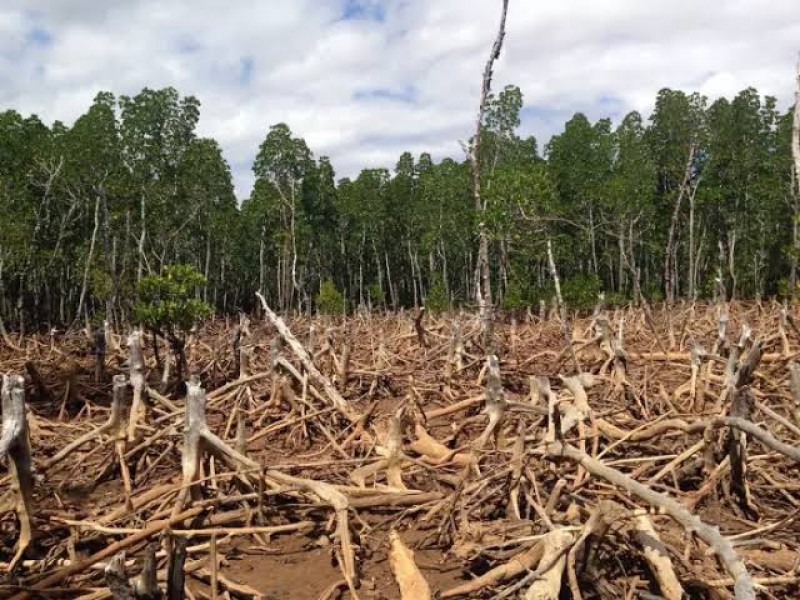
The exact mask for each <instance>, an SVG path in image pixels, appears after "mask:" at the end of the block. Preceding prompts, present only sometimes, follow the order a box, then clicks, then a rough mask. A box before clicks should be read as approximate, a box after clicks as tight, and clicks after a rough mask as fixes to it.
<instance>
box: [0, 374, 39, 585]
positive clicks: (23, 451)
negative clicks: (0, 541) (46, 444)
mask: <svg viewBox="0 0 800 600" xmlns="http://www.w3.org/2000/svg"><path fill="white" fill-rule="evenodd" d="M2 405H3V432H2V435H0V460H2V458H3V457H4V456H5V455H6V454H8V456H9V458H10V459H11V460H10V461H9V472H10V473H11V479H12V481H13V486H14V487H15V488H16V490H17V494H18V496H17V502H16V512H17V518H18V519H19V539H18V540H17V551H16V553H15V554H14V558H13V559H12V560H11V563H10V566H9V570H12V569H13V568H14V566H16V564H17V563H18V562H19V560H20V559H21V558H22V555H23V554H24V553H25V550H26V549H27V548H28V546H29V545H30V543H31V541H32V540H33V527H32V525H31V513H32V512H33V474H32V469H31V446H30V439H29V437H28V418H27V409H26V407H25V380H24V379H23V378H22V376H21V375H3V389H2Z"/></svg>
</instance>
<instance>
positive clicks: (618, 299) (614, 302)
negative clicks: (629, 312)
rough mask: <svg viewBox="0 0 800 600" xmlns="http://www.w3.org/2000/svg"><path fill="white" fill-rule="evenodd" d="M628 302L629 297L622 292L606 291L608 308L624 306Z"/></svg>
mask: <svg viewBox="0 0 800 600" xmlns="http://www.w3.org/2000/svg"><path fill="white" fill-rule="evenodd" d="M628 302H629V299H628V298H627V297H626V296H625V295H624V294H620V293H619V292H606V306H608V307H610V308H616V307H619V306H625V305H626V304H627V303H628Z"/></svg>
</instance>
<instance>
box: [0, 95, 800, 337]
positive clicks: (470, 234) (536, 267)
mask: <svg viewBox="0 0 800 600" xmlns="http://www.w3.org/2000/svg"><path fill="white" fill-rule="evenodd" d="M524 114H525V112H524V102H523V95H522V92H521V90H520V88H519V87H517V86H514V85H509V86H507V87H505V88H503V89H498V90H495V91H494V92H493V93H491V94H490V96H489V98H488V102H487V106H486V113H485V118H484V121H483V123H482V129H481V147H480V168H481V173H480V175H481V181H482V202H483V203H484V204H485V211H483V210H480V211H479V210H477V209H476V206H475V199H474V196H473V188H472V184H473V182H472V178H471V169H470V165H469V164H468V162H467V161H466V160H463V158H460V157H459V158H455V159H454V158H444V159H442V160H441V161H439V162H434V160H433V159H432V157H431V155H430V154H427V153H423V154H421V155H414V154H412V153H410V152H402V153H400V154H399V156H398V158H397V161H396V162H394V164H386V165H384V166H385V167H390V168H381V165H374V164H372V165H370V168H366V169H363V170H362V171H361V172H360V173H358V174H357V175H355V176H354V177H353V178H352V179H342V180H339V181H337V179H336V173H335V171H334V168H333V165H332V164H331V162H330V160H329V159H328V158H326V157H324V156H323V157H319V158H316V157H315V156H314V154H313V153H312V151H311V149H310V148H309V147H308V145H307V144H306V142H305V140H304V139H303V138H302V137H300V136H299V135H297V134H296V133H295V132H293V131H292V130H291V129H290V127H289V125H287V124H284V123H279V124H276V125H273V126H272V127H270V128H269V129H268V130H267V131H266V132H264V139H263V143H262V144H261V145H260V146H259V148H258V153H257V156H256V159H255V161H254V164H253V174H254V176H255V183H254V186H253V189H252V191H251V192H250V193H249V197H247V198H244V199H242V201H241V203H240V202H238V201H237V198H236V197H235V193H234V188H233V182H232V177H231V169H230V166H229V165H228V163H227V162H226V160H225V157H224V156H223V152H222V149H221V147H220V145H219V144H218V143H217V142H216V141H214V140H212V139H208V138H201V137H199V136H198V133H197V124H198V119H199V116H200V102H199V101H198V100H197V99H196V98H194V97H192V96H183V95H181V94H180V93H179V91H178V90H176V89H173V88H164V89H149V88H145V89H143V90H141V91H140V92H139V93H136V94H135V95H131V96H120V97H117V96H114V95H113V94H111V93H109V92H100V93H99V94H97V96H96V97H95V98H94V100H93V101H92V103H91V105H90V106H88V107H87V110H86V111H85V112H84V114H82V115H80V116H79V117H78V118H77V119H76V120H75V122H74V124H73V125H71V126H67V125H65V124H64V123H59V122H56V123H53V124H52V125H45V124H44V123H43V122H42V120H41V119H39V118H38V117H36V116H35V115H30V116H26V115H21V114H19V113H18V112H15V111H13V110H5V111H0V218H2V222H3V227H2V228H0V294H2V297H1V298H0V300H2V302H0V307H5V308H3V310H5V314H3V315H2V316H3V318H4V319H5V320H6V323H7V325H9V326H10V327H16V326H17V325H18V324H19V319H20V316H22V317H24V318H26V319H27V320H28V321H29V322H30V317H33V316H35V317H36V318H42V319H46V320H48V321H50V322H53V323H55V322H57V321H60V322H67V323H70V322H73V321H74V320H75V319H76V317H77V318H79V319H82V318H83V315H82V314H81V315H76V314H75V312H77V302H65V301H62V299H65V300H66V299H74V298H78V297H80V296H81V295H82V290H83V283H84V278H83V274H84V273H86V272H88V286H87V290H86V292H87V294H86V298H85V302H83V303H82V306H83V307H84V308H86V309H87V310H88V311H89V313H90V318H91V313H102V314H105V309H106V307H108V306H110V307H112V308H113V309H114V310H115V311H116V312H117V314H131V308H132V304H133V303H134V302H133V300H132V299H133V298H134V297H137V300H136V311H134V313H135V314H137V315H138V316H139V317H140V318H142V319H143V320H144V321H147V322H150V323H151V324H152V325H153V326H154V327H163V328H165V329H170V328H174V329H175V331H176V332H180V331H181V330H182V328H185V327H188V326H190V324H191V323H193V322H194V321H195V320H196V318H198V316H199V315H202V314H207V310H206V309H205V307H204V306H201V305H200V304H197V305H193V303H194V302H196V300H195V299H196V298H198V297H202V298H203V299H204V300H206V301H208V302H209V303H212V304H213V305H214V308H215V309H217V310H220V311H233V310H238V309H245V310H246V309H248V308H251V307H253V304H254V297H253V290H255V289H260V290H262V291H263V292H264V293H265V294H266V295H267V300H268V302H269V303H270V305H272V306H274V307H275V308H277V309H278V310H283V311H286V310H291V309H296V308H298V307H301V308H311V307H313V304H314V296H315V292H316V285H317V282H320V281H325V282H326V283H325V285H324V289H323V291H322V292H321V293H320V301H319V305H320V307H321V310H326V311H329V312H333V313H341V312H342V311H343V310H344V307H346V306H352V305H355V304H356V303H358V302H359V301H360V300H361V299H362V298H365V297H370V298H371V299H372V300H373V305H381V306H385V305H386V304H387V303H388V304H389V305H390V306H391V308H396V309H397V308H401V307H403V306H412V305H413V303H414V302H415V301H417V302H418V301H419V298H418V297H415V293H414V291H415V290H418V289H419V287H418V284H419V282H420V281H422V282H425V281H427V282H429V286H430V289H428V295H427V298H426V303H427V305H428V308H429V309H430V310H431V311H435V310H437V309H439V310H445V309H447V308H448V307H449V306H450V303H451V302H457V301H465V302H466V303H467V304H470V305H471V304H472V303H473V297H474V286H473V278H474V275H475V266H476V265H475V259H476V231H477V227H478V222H479V219H482V222H483V223H484V224H485V227H486V230H487V233H488V235H489V239H490V247H489V261H490V266H491V271H492V289H493V290H494V296H495V299H497V298H498V297H499V295H498V290H500V289H501V281H500V277H499V274H500V273H501V272H502V271H503V270H504V271H505V272H508V273H512V274H513V280H512V282H511V284H510V285H509V286H508V289H507V290H505V294H504V298H503V300H502V307H503V308H508V309H514V308H518V307H519V308H522V307H524V306H526V305H528V304H532V305H533V306H534V307H536V308H537V310H538V300H539V299H540V298H541V299H544V300H546V301H547V302H548V303H549V302H550V301H551V299H552V296H553V288H552V282H551V278H550V276H549V269H548V264H547V259H546V255H545V253H544V247H543V246H544V244H543V242H542V241H543V240H545V239H551V240H553V242H554V244H553V247H554V252H555V262H556V265H557V268H558V272H559V274H560V275H561V278H562V280H563V281H564V288H565V296H566V297H567V301H568V302H569V304H570V306H571V307H573V308H586V309H590V308H591V307H592V306H593V305H594V302H595V297H594V296H595V294H596V292H597V291H598V290H599V289H603V290H605V291H606V292H607V296H606V298H607V302H609V303H613V302H615V301H617V300H618V301H620V302H624V298H621V297H620V298H615V296H614V294H627V295H630V294H631V292H632V289H633V270H634V269H635V270H638V273H639V279H640V282H641V286H642V289H643V290H644V294H645V296H646V297H647V298H648V299H650V300H651V301H655V300H659V299H660V298H661V296H662V292H661V290H662V289H664V284H665V282H664V281H663V278H664V268H665V263H666V262H667V261H666V246H667V240H668V232H669V230H670V227H671V223H672V221H673V213H674V214H675V222H676V224H677V235H675V236H674V237H675V247H674V253H675V254H674V256H675V258H676V264H677V268H678V271H679V272H677V273H676V274H675V275H676V280H677V281H676V282H675V284H676V288H677V290H678V291H679V292H680V293H683V294H687V295H688V294H689V293H690V292H691V293H694V294H700V295H704V296H706V297H709V296H711V294H712V293H713V284H711V283H709V282H713V278H714V276H715V275H716V273H717V268H718V266H719V264H720V262H722V263H724V264H723V269H724V272H725V277H726V284H727V286H728V291H729V292H730V293H732V294H735V295H736V296H737V297H747V296H752V295H755V294H756V293H758V294H761V295H762V296H765V295H771V294H775V293H779V292H781V293H787V292H788V291H789V290H787V289H786V284H785V281H786V280H787V278H788V277H789V276H790V273H791V268H792V265H796V264H797V262H798V261H800V252H796V251H794V250H790V249H791V248H793V245H794V243H793V225H794V222H795V221H796V220H797V219H798V216H799V215H798V214H796V213H797V212H800V211H798V210H797V209H796V207H797V205H798V204H797V199H796V196H794V195H793V194H796V192H793V190H794V189H796V188H793V187H792V182H793V178H792V170H793V161H792V154H791V136H792V120H793V113H792V111H785V110H782V109H781V107H779V106H778V103H777V101H776V100H775V98H772V97H769V96H767V97H762V96H760V95H759V94H758V92H757V91H756V90H754V89H752V88H747V89H744V90H742V91H741V92H739V93H738V94H736V95H735V96H734V97H731V98H719V99H706V98H704V97H702V96H700V95H698V94H693V93H690V92H683V91H679V90H670V89H664V90H661V91H660V92H659V93H658V96H657V97H656V98H655V106H654V110H652V111H651V113H650V114H651V116H650V117H649V118H647V119H645V118H643V117H642V115H641V114H639V113H637V112H631V113H629V114H627V115H625V116H624V117H623V118H622V120H621V121H620V122H619V123H618V124H616V126H615V127H614V126H612V122H611V120H609V119H602V118H601V119H599V120H592V119H590V118H589V117H587V116H586V115H583V114H576V115H574V116H573V117H572V118H570V119H569V120H568V121H567V122H566V123H565V124H564V127H563V130H562V131H561V132H558V134H557V135H555V136H554V137H553V139H552V140H551V142H550V143H549V144H548V145H547V146H546V148H545V149H544V153H543V154H542V153H540V151H539V146H538V145H537V141H536V140H535V139H534V138H523V137H522V136H521V132H520V125H521V121H522V116H523V115H524ZM692 150H693V151H694V152H693V153H692V152H691V151H692ZM690 157H691V160H690ZM687 164H688V167H689V168H688V173H689V177H688V184H689V186H690V190H689V192H690V193H688V194H687V193H684V194H683V195H681V194H680V188H681V186H682V185H683V183H684V179H685V178H686V173H687ZM679 197H680V198H681V199H682V202H681V203H680V204H676V201H677V199H678V198H679ZM95 207H97V208H98V210H97V211H96V210H95ZM676 207H677V212H676ZM689 211H691V215H692V219H690V218H689V214H690V212H689ZM95 215H97V216H95ZM96 220H97V225H98V227H97V232H98V234H97V238H96V239H95V240H94V244H93V245H92V243H91V234H92V231H94V230H95V222H96ZM691 224H693V228H692V226H691ZM690 239H691V240H692V242H691V243H690ZM718 243H720V244H721V246H722V248H721V249H719V248H718ZM90 246H92V252H91V253H90V251H89V249H90ZM720 254H722V255H723V258H719V255H720ZM692 259H694V260H692ZM184 263H185V264H191V265H193V268H194V269H197V270H198V271H202V272H203V273H204V274H205V276H206V277H207V281H204V282H202V283H193V284H191V285H188V288H187V291H186V294H185V296H184V298H183V299H182V300H180V301H174V300H171V299H169V295H170V294H171V293H173V292H175V290H174V289H172V290H168V289H166V288H167V287H169V286H165V285H164V282H159V283H155V282H154V281H153V280H152V279H151V278H145V279H144V280H143V281H142V282H140V284H139V286H138V288H137V282H138V280H139V279H140V277H141V276H142V275H143V274H145V273H147V272H148V271H151V270H152V271H156V272H161V271H162V266H163V265H170V264H184ZM692 263H693V265H694V267H695V268H694V269H693V270H691V271H690V265H692ZM729 263H732V265H729ZM87 266H88V269H87ZM731 270H732V271H733V275H731V274H730V271H731ZM690 272H691V273H692V274H691V276H690ZM166 273H167V270H164V271H163V272H162V273H161V275H160V277H165V274H166ZM443 273H446V277H447V281H439V280H438V279H437V278H438V277H440V276H441V274H443ZM375 282H380V283H381V284H382V287H381V286H377V284H376V283H375ZM169 285H173V286H174V282H172V283H170V284H169ZM137 289H138V292H140V293H134V290H137ZM381 289H382V292H383V293H382V297H379V296H381V294H380V293H379V292H380V290H381ZM326 290H327V291H326ZM338 290H346V292H345V293H344V294H343V293H341V292H339V291H338ZM331 291H333V292H335V293H328V292H331ZM323 292H324V293H323ZM345 295H346V296H347V297H344V296H345ZM145 296H151V297H152V299H153V305H152V306H151V304H150V302H149V301H147V302H145V301H143V298H144V297H145ZM327 296H330V298H329V299H328V298H327ZM20 299H21V300H22V307H23V311H19V312H18V311H16V308H15V307H16V306H17V301H18V300H20ZM34 299H35V300H34ZM34 305H35V307H34ZM309 305H312V306H309ZM25 311H27V314H24V313H25ZM184 330H185V329H184Z"/></svg>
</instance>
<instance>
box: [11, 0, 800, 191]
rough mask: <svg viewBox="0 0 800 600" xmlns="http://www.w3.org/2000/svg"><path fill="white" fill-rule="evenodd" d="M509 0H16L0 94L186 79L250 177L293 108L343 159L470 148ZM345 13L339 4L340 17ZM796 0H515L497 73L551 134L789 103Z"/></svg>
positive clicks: (69, 97)
mask: <svg viewBox="0 0 800 600" xmlns="http://www.w3.org/2000/svg"><path fill="white" fill-rule="evenodd" d="M499 7H500V1H499V0H496V1H490V0H436V1H435V2H431V1H429V0H427V1H426V0H383V1H376V0H369V1H365V0H271V1H270V2H256V1H243V0H239V1H236V2H230V1H229V2H217V1H212V0H198V1H195V2H189V1H188V0H142V1H140V2H127V1H123V0H113V1H107V2H104V3H97V2H95V1H92V0H59V1H58V2H53V1H52V0H10V2H9V1H8V0H7V1H6V2H4V3H3V6H2V7H0V109H5V108H15V109H17V110H19V111H20V112H24V113H28V112H35V113H38V114H39V115H40V116H41V117H42V118H43V119H45V120H47V121H52V120H55V119H60V120H63V121H66V122H71V121H72V120H73V119H75V118H76V117H77V116H78V115H80V114H81V112H83V111H84V110H85V109H86V108H87V107H88V105H89V103H90V102H91V99H92V97H93V96H94V95H95V93H96V92H97V91H100V90H110V91H113V92H114V93H117V94H132V93H136V92H137V91H138V90H139V89H141V88H142V87H144V86H149V87H160V86H167V85H172V86H175V87H176V88H178V89H179V90H180V91H181V92H182V93H184V94H194V95H196V96H198V97H199V98H200V100H201V102H202V104H203V107H202V113H201V122H200V131H201V133H202V134H203V135H210V136H213V137H215V138H217V139H218V140H219V141H220V143H221V144H222V146H223V148H224V149H225V152H226V156H227V158H228V160H229V162H230V163H231V165H232V167H233V169H234V175H235V179H236V185H237V192H238V194H239V195H240V196H241V197H244V196H246V195H247V194H248V193H249V187H250V185H251V183H252V177H251V175H250V165H251V163H252V160H253V157H254V155H255V152H256V151H257V148H258V145H259V143H260V142H261V140H262V139H263V137H264V135H265V134H266V132H267V129H268V127H269V126H270V125H271V124H274V123H277V122H281V121H284V122H286V123H288V124H289V125H290V126H291V127H292V129H293V130H294V131H295V132H296V133H297V134H298V135H302V136H303V137H305V139H306V141H307V142H308V143H309V145H310V146H311V148H312V149H313V150H314V152H315V154H317V155H321V154H327V155H329V156H330V157H331V158H332V160H333V163H334V166H335V167H336V169H337V172H338V174H339V175H354V174H356V173H357V172H358V171H359V170H360V169H361V168H362V167H373V166H386V167H389V168H391V167H393V166H394V163H395V161H396V159H397V157H398V156H399V154H400V152H402V151H403V150H410V151H412V152H414V153H419V152H422V151H430V152H432V153H433V154H434V156H436V157H442V156H444V155H452V156H456V157H460V156H461V150H460V147H459V143H458V141H459V140H463V139H466V138H467V137H468V136H469V135H470V133H471V128H472V124H473V123H472V121H473V119H474V112H475V109H476V103H477V95H478V89H479V85H480V75H481V72H482V70H483V65H484V63H485V60H486V57H487V55H488V52H489V47H490V45H491V42H492V40H493V37H494V34H495V29H496V25H497V20H498V17H499ZM345 14H347V15H349V16H350V17H355V18H349V19H342V18H341V17H342V16H343V15H345ZM798 40H800V17H798V15H797V9H796V1H795V0H773V2H771V3H768V4H764V3H763V2H758V1H756V0H738V1H737V2H724V3H711V2H709V3H697V2H690V1H689V0H652V1H651V2H641V1H640V0H570V1H568V2H550V3H538V2H531V1H530V0H511V6H510V10H509V22H508V34H507V37H506V46H505V50H504V53H503V56H502V57H501V60H500V61H499V63H498V65H497V68H496V69H495V82H494V84H495V88H496V89H498V88H500V87H502V86H503V85H505V84H507V83H516V84H518V85H519V86H520V87H521V88H522V90H523V93H524V94H525V101H526V107H528V108H529V110H527V111H526V112H525V118H524V121H523V130H524V131H525V132H526V133H535V134H536V135H537V137H539V138H540V144H541V145H543V143H544V142H545V141H546V138H547V137H549V135H551V134H552V133H554V132H556V131H558V130H559V129H560V127H561V126H562V125H563V122H564V120H565V119H566V118H569V116H570V115H571V113H572V112H574V111H578V110H580V111H583V112H586V113H587V114H588V115H589V116H590V117H592V118H599V117H601V116H606V115H608V116H619V115H621V114H624V112H627V111H628V110H632V109H636V110H640V111H642V112H645V113H646V112H649V110H650V108H651V106H652V102H653V99H654V98H655V94H656V92H657V91H658V90H659V89H660V88H662V87H674V88H681V89H686V90H692V91H694V90H697V91H700V92H702V93H704V94H706V95H708V96H710V97H715V96H718V95H728V96H730V95H733V94H735V93H736V92H737V91H739V90H740V89H742V88H744V87H747V86H751V85H752V86H755V87H756V88H757V89H758V90H759V91H760V92H761V93H764V94H771V95H775V96H777V97H778V99H779V101H780V105H781V107H782V108H785V107H787V106H788V105H789V103H790V102H791V101H792V88H793V68H794V61H795V59H796V53H797V50H800V42H799V41H798Z"/></svg>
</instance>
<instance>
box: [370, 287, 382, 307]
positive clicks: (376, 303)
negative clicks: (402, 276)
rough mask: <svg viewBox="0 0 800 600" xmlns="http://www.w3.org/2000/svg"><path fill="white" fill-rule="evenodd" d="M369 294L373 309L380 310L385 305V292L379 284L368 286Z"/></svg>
mask: <svg viewBox="0 0 800 600" xmlns="http://www.w3.org/2000/svg"><path fill="white" fill-rule="evenodd" d="M367 293H368V294H369V299H370V302H372V307H373V308H378V307H380V306H381V304H383V290H382V289H381V286H380V284H379V283H373V284H372V285H370V286H367Z"/></svg>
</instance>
